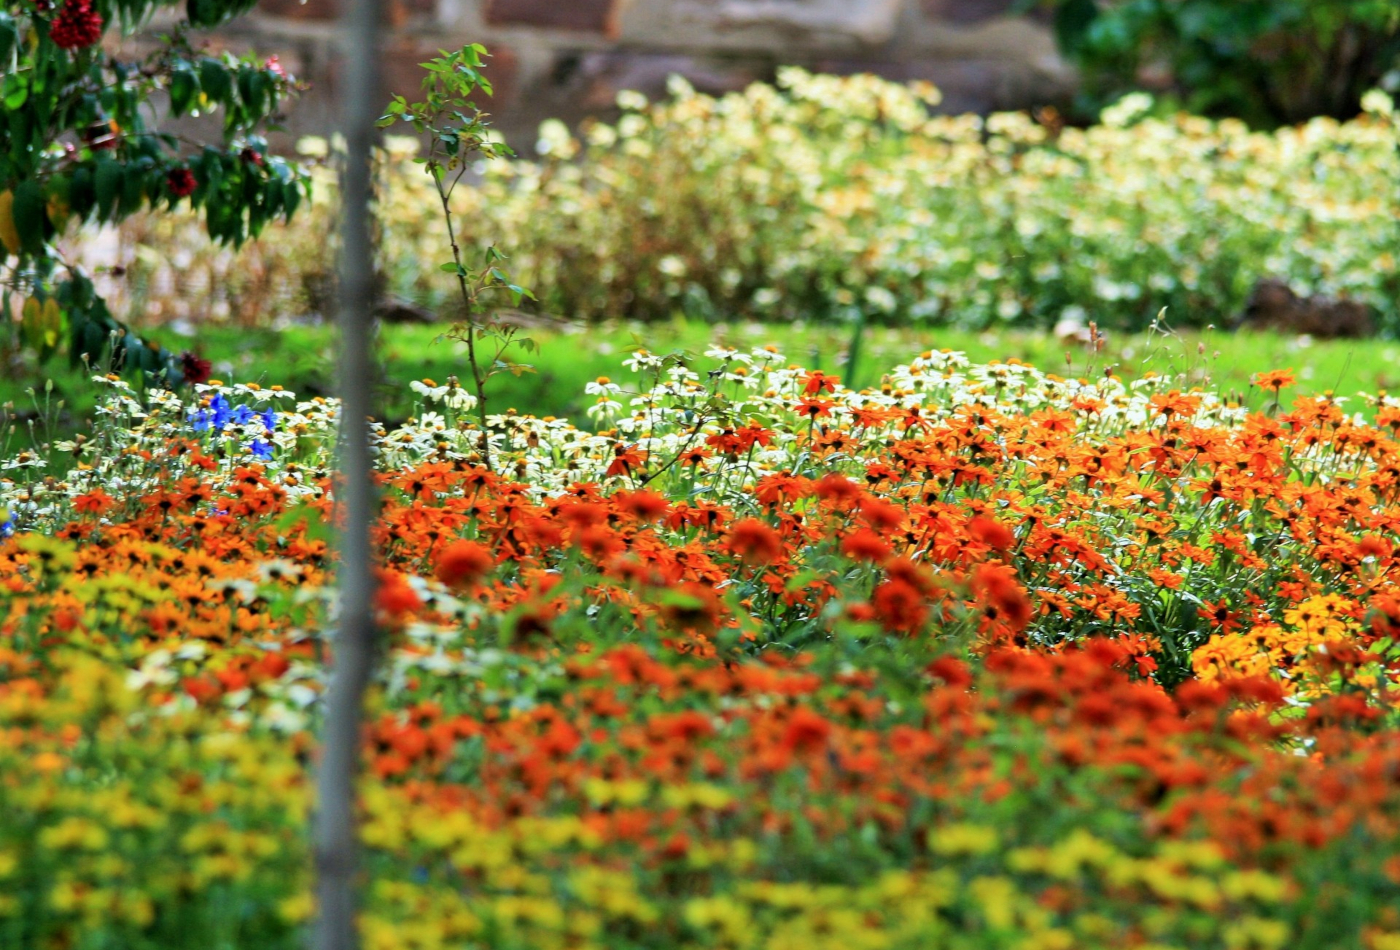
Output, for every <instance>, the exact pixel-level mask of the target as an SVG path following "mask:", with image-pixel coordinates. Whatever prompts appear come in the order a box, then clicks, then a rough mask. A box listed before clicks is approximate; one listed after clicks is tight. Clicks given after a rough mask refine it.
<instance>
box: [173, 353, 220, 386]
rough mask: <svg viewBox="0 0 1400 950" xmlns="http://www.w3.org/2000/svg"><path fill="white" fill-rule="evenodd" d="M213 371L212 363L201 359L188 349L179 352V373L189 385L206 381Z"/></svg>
mask: <svg viewBox="0 0 1400 950" xmlns="http://www.w3.org/2000/svg"><path fill="white" fill-rule="evenodd" d="M213 373H214V364H213V363H211V362H209V361H208V360H206V359H203V358H201V357H199V356H196V355H195V354H193V353H191V352H190V351H189V350H186V351H185V352H183V353H181V354H180V375H182V376H183V377H184V379H185V382H187V383H190V384H191V385H193V384H195V383H207V382H209V377H210V376H212V375H213Z"/></svg>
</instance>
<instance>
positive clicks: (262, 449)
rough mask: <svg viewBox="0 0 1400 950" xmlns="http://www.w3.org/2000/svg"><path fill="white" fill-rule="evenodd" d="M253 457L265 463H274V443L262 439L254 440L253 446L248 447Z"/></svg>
mask: <svg viewBox="0 0 1400 950" xmlns="http://www.w3.org/2000/svg"><path fill="white" fill-rule="evenodd" d="M248 448H249V449H251V450H252V452H253V455H254V456H255V457H257V458H259V459H261V460H262V461H264V462H270V461H272V443H271V442H266V441H264V440H262V439H254V440H253V443H252V445H249V446H248Z"/></svg>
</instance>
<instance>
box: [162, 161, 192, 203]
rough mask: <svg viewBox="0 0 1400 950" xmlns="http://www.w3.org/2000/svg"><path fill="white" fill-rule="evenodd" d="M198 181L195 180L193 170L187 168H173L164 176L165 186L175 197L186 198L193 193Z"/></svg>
mask: <svg viewBox="0 0 1400 950" xmlns="http://www.w3.org/2000/svg"><path fill="white" fill-rule="evenodd" d="M198 184H199V182H197V181H195V177H194V172H192V171H190V170H189V169H188V168H176V169H173V170H172V171H171V172H170V174H168V175H166V176H165V187H167V188H169V189H170V193H171V194H172V195H174V196H175V197H176V198H188V197H189V196H190V195H192V194H194V190H195V188H196V187H197V186H198Z"/></svg>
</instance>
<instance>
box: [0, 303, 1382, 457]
mask: <svg viewBox="0 0 1400 950" xmlns="http://www.w3.org/2000/svg"><path fill="white" fill-rule="evenodd" d="M443 329H445V327H439V326H431V327H424V326H388V327H385V328H384V329H383V331H382V334H381V338H380V347H379V349H380V355H381V360H382V365H383V378H384V383H383V394H382V396H383V399H382V404H383V406H384V409H385V414H386V416H387V417H388V418H389V419H391V420H394V419H401V418H403V417H404V416H406V415H407V414H408V413H409V412H410V405H411V398H410V397H411V396H412V394H411V393H410V391H409V390H408V387H407V383H408V381H409V380H413V379H421V378H423V377H429V378H433V379H436V380H438V381H439V382H441V381H443V380H444V379H445V378H446V377H447V376H449V375H452V374H458V375H461V376H466V356H465V350H466V347H465V345H464V344H462V343H458V342H454V341H452V340H448V339H445V338H442V331H443ZM528 335H529V336H530V337H531V338H532V339H534V340H535V341H536V342H537V343H538V344H539V351H538V352H536V353H533V354H524V353H515V354H514V355H513V356H511V355H509V354H508V357H509V358H513V359H515V360H517V361H520V362H526V363H530V364H532V365H533V366H534V367H535V370H536V371H535V372H534V373H528V374H525V375H522V376H520V377H514V376H511V375H510V374H501V375H499V376H497V377H495V378H494V379H492V381H491V384H490V386H491V390H490V392H491V393H492V404H493V408H495V409H502V408H505V407H512V408H514V409H516V410H518V411H520V412H521V413H532V414H535V415H555V416H568V417H572V418H574V419H575V420H576V421H578V422H580V423H586V422H587V420H586V419H585V418H584V416H583V412H582V410H583V409H584V408H585V407H586V406H587V405H588V403H589V401H590V397H587V396H585V395H584V392H583V387H584V384H585V383H587V382H589V381H590V380H592V379H594V378H595V377H598V376H612V377H614V378H624V377H625V376H626V375H627V373H626V370H625V369H624V368H623V367H622V365H621V361H622V359H623V358H624V357H625V355H626V353H627V351H629V350H630V349H632V348H635V347H638V346H644V347H646V348H647V349H650V350H652V351H653V352H663V353H664V352H671V351H674V350H682V351H686V352H689V353H692V354H695V355H697V356H699V355H700V354H702V353H703V351H704V350H705V349H706V348H707V347H708V346H709V345H710V344H711V343H712V342H714V343H725V344H728V345H731V346H738V347H751V346H756V345H763V344H768V343H772V344H775V345H777V346H778V347H780V348H781V349H782V350H783V351H784V352H785V353H786V354H787V355H788V357H789V358H790V359H791V360H792V361H793V362H796V363H801V364H803V365H805V366H808V367H810V368H814V369H815V368H820V369H824V370H827V371H828V372H837V373H841V374H842V375H845V362H846V352H847V348H848V346H849V344H850V340H851V333H850V331H849V329H845V328H841V327H831V326H793V325H774V324H728V325H726V324H718V325H710V324H700V323H693V322H691V323H686V322H673V323H660V324H645V325H643V324H632V325H627V324H614V325H606V326H598V327H588V328H581V329H572V330H567V331H532V332H530V333H529V334H528ZM161 337H162V339H163V341H164V342H165V343H166V344H167V345H169V346H170V347H171V348H173V349H177V350H178V349H181V348H189V349H193V350H196V351H197V352H200V353H201V354H202V355H204V356H205V357H206V358H208V359H210V360H211V361H212V362H213V363H214V366H215V375H216V376H217V377H219V378H222V379H224V380H225V381H240V382H261V383H264V384H271V383H280V384H281V385H283V386H286V387H287V388H289V389H292V390H294V391H296V392H297V393H299V394H305V395H318V394H319V395H331V394H333V393H334V391H335V375H334V351H333V347H334V333H333V331H332V329H331V328H330V327H292V328H289V329H285V330H246V329H240V328H233V327H221V326H210V327H205V328H201V330H200V331H199V334H198V336H197V338H195V339H193V340H184V341H182V340H181V339H180V338H179V337H177V336H175V335H174V334H172V333H170V332H166V333H164V334H161ZM928 349H951V350H961V351H963V352H966V353H967V354H968V356H969V357H971V358H972V359H973V360H974V361H978V362H987V361H991V360H999V359H1001V360H1004V359H1011V358H1015V359H1020V360H1024V361H1025V362H1027V363H1030V364H1032V365H1034V366H1037V367H1038V368H1040V369H1042V370H1045V371H1047V372H1052V373H1058V374H1060V375H1063V376H1092V375H1098V374H1101V373H1102V372H1103V371H1104V370H1105V369H1106V368H1111V369H1113V371H1114V372H1116V373H1117V374H1119V375H1121V376H1124V377H1126V378H1129V379H1132V378H1136V377H1138V376H1141V375H1142V374H1143V373H1146V372H1157V373H1171V374H1178V375H1181V374H1184V375H1185V377H1186V381H1185V382H1184V384H1183V388H1186V387H1187V386H1190V385H1197V386H1202V387H1206V388H1213V389H1215V390H1217V391H1220V392H1224V393H1227V394H1228V393H1236V394H1238V395H1239V397H1240V398H1242V399H1244V400H1245V401H1246V403H1248V404H1249V405H1251V406H1254V407H1256V408H1260V407H1263V406H1265V405H1266V404H1267V402H1268V399H1267V398H1266V396H1265V395H1264V394H1263V393H1261V392H1259V391H1258V390H1257V389H1254V388H1252V387H1251V385H1250V377H1251V376H1252V375H1253V374H1255V373H1258V372H1261V371H1263V370H1269V369H1292V370H1293V371H1294V373H1295V375H1296V376H1297V380H1298V381H1297V385H1296V386H1295V387H1294V388H1293V390H1292V394H1293V395H1305V394H1310V393H1319V392H1324V391H1327V390H1331V391H1333V392H1334V393H1336V394H1337V395H1338V396H1346V397H1350V398H1352V400H1353V403H1352V405H1353V407H1354V408H1362V406H1363V404H1362V403H1361V402H1360V401H1359V400H1356V398H1355V397H1356V396H1357V395H1358V394H1361V393H1367V394H1374V393H1376V392H1379V391H1384V390H1388V389H1392V388H1397V387H1400V369H1396V367H1397V366H1400V343H1397V342H1395V341H1383V340H1366V341H1356V340H1340V341H1309V340H1307V338H1296V337H1283V336H1276V335H1272V334H1241V335H1231V334H1228V333H1221V332H1213V333H1207V334H1201V333H1194V332H1193V333H1181V334H1157V335H1153V336H1145V335H1136V336H1114V337H1112V338H1110V340H1109V341H1108V344H1107V347H1106V349H1105V350H1104V352H1102V353H1098V354H1094V353H1091V352H1090V351H1089V350H1088V349H1087V347H1085V346H1083V345H1080V344H1077V343H1064V342H1061V341H1058V340H1055V339H1054V338H1052V337H1050V336H1047V335H1045V334H1038V333H1026V332H1021V331H1004V332H983V333H972V332H968V331H959V330H950V329H942V328H940V329H929V328H922V329H920V328H882V327H875V328H871V329H869V330H868V331H867V332H866V334H865V337H864V340H863V342H862V346H861V351H862V352H861V355H860V359H859V362H858V365H857V367H856V372H855V383H856V385H857V386H870V385H875V384H877V383H878V382H879V380H880V374H881V373H882V372H884V370H885V369H887V368H889V367H891V366H894V365H896V364H898V363H901V362H904V361H906V360H908V359H909V358H910V357H912V356H914V355H916V354H918V353H920V352H922V351H924V350H928ZM49 380H52V382H53V390H52V393H51V394H49V395H48V404H49V410H48V411H47V412H43V411H40V410H39V409H38V408H36V403H43V401H44V399H45V391H44V390H45V385H46V382H47V381H49ZM31 388H32V389H34V390H35V393H36V395H35V396H34V397H31V396H30V395H29V393H28V390H29V389H31ZM93 395H94V392H93V389H92V387H90V386H88V385H87V384H86V381H85V374H84V373H81V372H75V371H72V370H70V369H68V367H67V365H66V364H65V363H63V362H61V361H60V360H58V359H55V360H53V361H51V362H50V363H49V364H48V365H46V366H42V367H35V366H32V365H22V366H21V367H20V368H19V369H18V370H16V371H14V372H11V373H8V374H7V375H6V378H4V379H3V380H0V404H7V403H12V404H13V406H14V415H15V416H17V417H18V418H19V419H20V420H28V419H35V420H37V419H39V418H40V417H42V416H47V417H48V418H49V419H50V420H51V421H52V422H53V424H54V425H55V426H56V427H57V429H59V430H71V429H72V428H74V427H76V426H78V425H80V424H81V423H82V422H83V420H85V419H86V418H88V416H89V415H90V413H91V408H92V399H93ZM1289 398H1290V397H1289V395H1288V393H1285V401H1287V400H1288V399H1289ZM60 402H62V408H61V409H60V408H59V403H60ZM36 424H39V423H37V422H36ZM21 436H22V433H21ZM0 441H4V440H3V439H0Z"/></svg>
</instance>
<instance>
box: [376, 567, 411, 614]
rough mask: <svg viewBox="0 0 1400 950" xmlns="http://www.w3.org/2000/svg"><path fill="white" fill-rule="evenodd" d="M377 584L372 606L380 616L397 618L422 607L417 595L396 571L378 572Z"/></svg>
mask: <svg viewBox="0 0 1400 950" xmlns="http://www.w3.org/2000/svg"><path fill="white" fill-rule="evenodd" d="M377 574H378V576H379V584H378V586H377V587H376V588H375V591H374V606H375V607H376V608H378V610H379V612H380V613H382V614H387V615H389V616H390V617H399V616H402V615H403V614H406V613H409V612H411V611H414V610H417V609H418V608H419V607H421V606H423V601H422V600H421V599H420V598H419V597H418V593H417V592H416V591H415V590H414V589H413V588H412V587H410V586H409V585H408V581H407V580H405V579H404V576H403V575H402V574H400V573H399V572H397V571H386V570H379V571H378V572H377Z"/></svg>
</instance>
